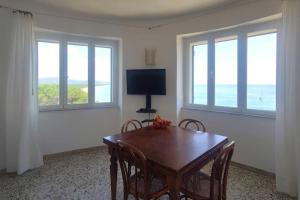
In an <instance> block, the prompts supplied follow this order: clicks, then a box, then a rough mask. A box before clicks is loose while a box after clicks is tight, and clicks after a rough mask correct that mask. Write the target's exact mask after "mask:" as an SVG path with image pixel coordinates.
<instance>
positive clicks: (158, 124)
mask: <svg viewBox="0 0 300 200" xmlns="http://www.w3.org/2000/svg"><path fill="white" fill-rule="evenodd" d="M170 125H171V121H170V120H167V119H162V118H161V117H160V116H159V115H156V117H155V118H154V120H153V124H152V127H153V128H155V129H164V128H167V127H168V126H170Z"/></svg>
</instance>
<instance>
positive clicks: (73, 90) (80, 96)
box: [68, 85, 88, 104]
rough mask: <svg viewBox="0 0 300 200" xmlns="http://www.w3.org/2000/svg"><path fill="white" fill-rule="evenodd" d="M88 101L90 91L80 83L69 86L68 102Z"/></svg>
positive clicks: (80, 102)
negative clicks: (85, 89) (86, 90)
mask: <svg viewBox="0 0 300 200" xmlns="http://www.w3.org/2000/svg"><path fill="white" fill-rule="evenodd" d="M87 102H88V93H87V92H85V91H84V90H83V87H81V86H80V85H69V86H68V103H69V104H83V103H87Z"/></svg>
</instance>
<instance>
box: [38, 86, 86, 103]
mask: <svg viewBox="0 0 300 200" xmlns="http://www.w3.org/2000/svg"><path fill="white" fill-rule="evenodd" d="M87 102H88V93H87V92H85V91H84V86H81V85H69V86H68V103H69V104H83V103H87ZM58 104H59V86H58V84H41V85H39V105H40V106H48V105H58Z"/></svg>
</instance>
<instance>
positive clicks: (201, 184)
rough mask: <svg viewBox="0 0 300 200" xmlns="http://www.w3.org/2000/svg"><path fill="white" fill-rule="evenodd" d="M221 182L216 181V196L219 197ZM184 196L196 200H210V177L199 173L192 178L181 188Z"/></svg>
mask: <svg viewBox="0 0 300 200" xmlns="http://www.w3.org/2000/svg"><path fill="white" fill-rule="evenodd" d="M218 185H219V181H215V184H214V186H215V188H214V193H215V194H214V196H215V197H217V195H218ZM181 191H182V193H183V194H184V196H187V197H190V198H193V199H194V198H195V199H201V200H202V199H203V200H204V199H210V176H209V175H207V174H205V173H203V172H201V171H198V172H197V173H196V174H194V175H193V176H191V177H190V178H189V180H188V181H187V182H185V184H183V185H182V188H181Z"/></svg>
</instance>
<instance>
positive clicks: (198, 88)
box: [193, 44, 207, 105]
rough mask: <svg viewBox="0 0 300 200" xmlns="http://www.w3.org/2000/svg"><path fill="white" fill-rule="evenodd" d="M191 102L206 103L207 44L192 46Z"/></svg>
mask: <svg viewBox="0 0 300 200" xmlns="http://www.w3.org/2000/svg"><path fill="white" fill-rule="evenodd" d="M193 103H194V104H202V105H207V44H201V45H195V46H193Z"/></svg>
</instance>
